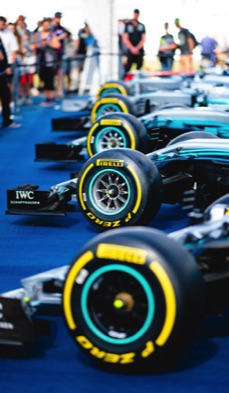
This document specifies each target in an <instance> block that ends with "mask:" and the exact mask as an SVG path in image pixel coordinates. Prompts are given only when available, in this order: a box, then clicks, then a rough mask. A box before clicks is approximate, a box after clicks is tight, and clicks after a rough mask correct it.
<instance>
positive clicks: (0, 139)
mask: <svg viewBox="0 0 229 393" xmlns="http://www.w3.org/2000/svg"><path fill="white" fill-rule="evenodd" d="M37 100H38V99H37ZM63 115H64V114H63V113H62V112H61V109H60V108H56V109H55V108H42V107H40V106H39V103H38V102H36V103H35V104H34V105H32V106H30V107H23V108H22V109H21V110H20V112H19V113H18V119H17V120H18V121H20V122H21V124H22V127H21V128H20V129H10V130H0V179H1V180H0V187H1V192H0V207H1V209H0V253H1V257H0V293H3V292H5V291H8V290H11V289H15V288H17V287H19V286H20V279H21V278H23V277H27V276H29V275H33V274H36V273H39V272H43V271H45V270H48V269H51V268H54V267H58V266H62V265H65V264H69V263H71V262H72V260H73V258H74V255H75V253H76V252H77V250H78V249H79V248H80V247H81V245H82V244H84V243H85V242H86V241H87V240H89V239H91V238H92V237H94V236H95V235H96V234H97V233H98V232H97V231H96V230H95V229H93V228H92V227H91V226H90V224H89V223H87V222H86V221H85V220H84V218H83V217H82V216H81V213H80V212H78V211H77V210H76V211H75V212H72V213H69V215H68V216H66V217H59V218H54V217H51V218H47V217H31V216H30V217H29V216H11V215H6V214H5V210H6V190H7V189H9V188H12V187H15V186H17V185H19V184H22V183H31V184H38V185H40V189H43V190H48V189H49V187H50V186H52V185H54V184H56V183H59V182H62V181H64V180H67V179H69V174H70V173H71V172H74V171H77V170H78V169H79V164H77V165H76V164H73V163H68V164H64V163H62V164H60V163H59V164H58V163H39V162H35V160H34V158H35V148H34V147H35V144H36V143H41V142H45V141H55V142H57V143H66V142H68V141H70V140H72V139H74V138H75V137H76V133H73V132H70V131H69V132H66V131H65V132H61V131H58V132H54V131H52V130H51V119H52V118H54V117H61V116H63ZM186 223H187V220H186V218H185V216H184V214H183V212H182V211H181V210H180V207H179V206H173V207H171V206H166V205H165V206H163V208H162V209H161V211H160V214H159V215H158V217H157V218H156V219H154V220H153V221H152V222H151V224H150V225H151V226H155V227H157V228H160V229H162V230H164V231H166V232H170V231H172V230H175V229H177V228H179V227H182V226H185V224H186ZM38 322H39V324H40V328H39V334H38V336H37V341H36V344H35V345H34V346H33V347H32V348H29V349H25V350H24V351H23V352H17V351H16V350H13V351H12V350H11V351H7V352H6V351H4V350H3V349H2V348H1V347H0V390H1V392H7V393H11V392H17V393H18V392H20V393H36V392H39V393H40V392H44V393H46V392H50V391H51V389H53V391H55V392H57V393H59V392H60V393H61V392H67V391H68V392H79V393H84V392H85V393H86V392H87V393H90V392H95V391H96V392H106V393H107V392H109V393H112V392H115V393H117V392H126V393H130V392H131V393H142V392H146V391H147V392H148V391H153V392H156V393H159V392H160V393H163V392H164V393H171V392H176V393H184V392H192V393H193V392H195V393H203V392H208V393H211V392H214V393H215V392H217V393H223V392H225V393H226V392H227V393H228V392H229V360H228V359H229V313H227V312H226V315H224V316H221V317H207V318H206V321H205V323H204V326H203V329H202V331H201V332H200V336H199V337H198V338H197V339H196V340H195V341H194V342H193V343H192V345H191V347H190V348H189V349H188V351H187V352H185V353H184V354H183V355H182V357H181V358H180V359H179V361H178V362H177V363H176V364H175V365H174V368H173V371H171V372H169V373H167V374H163V375H147V376H140V375H134V376H127V375H116V374H109V373H106V372H104V371H102V370H98V369H96V368H94V367H93V365H92V364H91V362H90V361H89V360H88V359H86V358H85V357H84V355H83V354H82V353H81V352H80V351H79V349H78V348H77V347H75V346H74V343H73V342H72V339H71V338H70V336H69V334H68V331H67V330H66V328H65V325H64V322H63V320H62V318H61V316H53V317H52V316H50V317H48V318H47V319H43V318H41V319H40V320H39V321H38Z"/></svg>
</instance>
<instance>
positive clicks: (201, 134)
mask: <svg viewBox="0 0 229 393" xmlns="http://www.w3.org/2000/svg"><path fill="white" fill-rule="evenodd" d="M189 139H218V136H217V135H214V134H210V132H206V131H187V132H185V133H184V134H181V135H178V136H177V137H176V138H174V139H172V140H171V141H170V142H169V143H168V144H167V146H170V145H174V143H178V142H184V141H188V140H189Z"/></svg>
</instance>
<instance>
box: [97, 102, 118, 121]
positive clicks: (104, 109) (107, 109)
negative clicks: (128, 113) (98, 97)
mask: <svg viewBox="0 0 229 393" xmlns="http://www.w3.org/2000/svg"><path fill="white" fill-rule="evenodd" d="M111 112H122V111H121V109H120V106H118V105H115V104H103V105H101V106H100V108H99V109H98V111H97V116H96V118H97V119H98V118H99V117H101V116H104V115H106V114H107V113H111Z"/></svg>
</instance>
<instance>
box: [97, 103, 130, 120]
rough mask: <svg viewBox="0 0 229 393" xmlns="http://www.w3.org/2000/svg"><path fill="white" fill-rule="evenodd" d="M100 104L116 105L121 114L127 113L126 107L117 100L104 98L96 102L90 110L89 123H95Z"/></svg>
mask: <svg viewBox="0 0 229 393" xmlns="http://www.w3.org/2000/svg"><path fill="white" fill-rule="evenodd" d="M102 104H117V105H119V106H120V108H121V109H122V112H123V113H129V111H128V108H127V106H126V105H125V104H124V102H123V101H121V100H119V99H118V98H111V97H107V98H106V97H104V98H102V99H101V100H99V101H97V102H96V103H95V105H94V106H93V108H92V110H91V122H92V123H94V122H95V121H96V111H97V109H98V108H99V106H100V105H102Z"/></svg>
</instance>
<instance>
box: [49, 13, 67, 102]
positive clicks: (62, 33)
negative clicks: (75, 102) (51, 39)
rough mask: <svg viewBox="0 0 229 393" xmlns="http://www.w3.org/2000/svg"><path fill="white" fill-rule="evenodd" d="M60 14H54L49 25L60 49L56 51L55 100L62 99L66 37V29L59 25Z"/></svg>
mask: <svg viewBox="0 0 229 393" xmlns="http://www.w3.org/2000/svg"><path fill="white" fill-rule="evenodd" d="M61 18H62V13H61V12H56V13H55V14H54V18H53V19H52V23H51V31H52V32H53V33H54V34H55V36H56V37H57V38H58V40H59V42H60V47H59V49H58V50H57V67H56V76H57V87H56V90H57V98H59V99H61V98H62V97H63V92H64V82H63V79H64V71H63V69H64V66H63V64H62V63H63V56H64V47H65V40H66V39H67V37H68V31H67V29H66V28H65V27H64V26H62V25H61Z"/></svg>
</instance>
